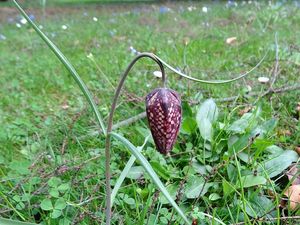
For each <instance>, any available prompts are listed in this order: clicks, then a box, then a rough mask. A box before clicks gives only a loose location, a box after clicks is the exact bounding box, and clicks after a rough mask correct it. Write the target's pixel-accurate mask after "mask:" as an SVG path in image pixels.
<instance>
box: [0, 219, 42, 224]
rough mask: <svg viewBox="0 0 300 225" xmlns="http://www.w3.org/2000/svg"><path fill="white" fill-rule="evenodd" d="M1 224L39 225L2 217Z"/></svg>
mask: <svg viewBox="0 0 300 225" xmlns="http://www.w3.org/2000/svg"><path fill="white" fill-rule="evenodd" d="M0 224H1V225H37V223H29V222H21V221H17V220H10V219H4V218H0Z"/></svg>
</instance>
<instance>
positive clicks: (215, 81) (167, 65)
mask: <svg viewBox="0 0 300 225" xmlns="http://www.w3.org/2000/svg"><path fill="white" fill-rule="evenodd" d="M267 54H268V52H267V53H266V54H265V55H264V56H263V57H262V59H261V60H260V61H259V62H258V63H257V64H256V65H255V66H254V67H253V68H252V69H250V70H249V71H247V72H246V73H243V74H241V75H239V76H237V77H235V78H233V79H229V80H211V81H209V80H200V79H197V78H194V77H191V76H189V75H186V74H184V73H182V72H180V71H178V70H176V69H175V68H174V67H172V66H170V65H169V64H168V63H166V62H165V61H163V60H162V59H161V58H159V57H158V56H156V55H155V57H156V59H157V60H159V61H160V62H161V63H162V64H163V65H165V66H166V67H167V68H168V69H170V70H171V71H173V72H174V73H176V74H178V75H179V76H182V77H184V78H187V79H189V80H192V81H196V82H200V83H203V84H226V83H231V82H234V81H236V80H239V79H242V78H243V77H245V76H247V75H248V74H249V73H251V72H252V71H253V70H255V69H256V68H257V67H259V65H260V64H261V63H262V62H263V61H264V59H265V58H266V56H267Z"/></svg>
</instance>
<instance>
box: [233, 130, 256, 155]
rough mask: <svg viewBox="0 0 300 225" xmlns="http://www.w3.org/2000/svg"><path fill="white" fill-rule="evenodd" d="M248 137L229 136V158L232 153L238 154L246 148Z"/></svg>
mask: <svg viewBox="0 0 300 225" xmlns="http://www.w3.org/2000/svg"><path fill="white" fill-rule="evenodd" d="M250 137H251V136H250V135H249V134H245V135H242V136H237V135H234V136H231V137H230V138H229V139H228V149H229V155H230V156H231V155H232V154H233V153H234V152H240V151H241V150H242V149H244V148H245V147H247V145H248V144H249V141H250Z"/></svg>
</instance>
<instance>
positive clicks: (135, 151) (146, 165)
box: [111, 132, 191, 224]
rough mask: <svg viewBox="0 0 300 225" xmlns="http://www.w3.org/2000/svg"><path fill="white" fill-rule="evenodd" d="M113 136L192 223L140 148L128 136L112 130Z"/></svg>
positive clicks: (182, 215) (187, 221) (186, 220)
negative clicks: (125, 136)
mask: <svg viewBox="0 0 300 225" xmlns="http://www.w3.org/2000/svg"><path fill="white" fill-rule="evenodd" d="M111 136H112V137H114V138H115V139H117V140H119V141H121V142H122V143H123V144H124V145H125V146H126V147H127V148H128V149H129V150H130V152H131V153H132V154H133V155H134V156H135V157H136V158H137V159H138V160H139V161H140V163H141V164H142V166H143V167H144V169H145V170H146V171H147V173H148V174H149V176H150V177H151V178H152V180H153V182H154V183H155V184H156V186H157V187H158V189H159V190H160V191H161V192H162V193H163V194H164V196H165V197H166V198H167V199H168V201H169V202H170V204H171V205H172V206H173V207H174V209H175V210H176V211H177V212H178V214H179V215H180V216H181V218H182V219H183V220H184V221H185V222H186V223H187V224H191V222H190V221H189V220H188V219H187V217H186V216H185V214H184V213H183V211H182V210H181V209H180V208H179V206H178V205H177V204H176V202H175V201H174V200H173V198H172V196H171V195H170V194H169V192H168V191H167V189H166V188H165V186H164V185H163V183H162V182H161V180H160V179H159V177H158V176H157V174H156V173H155V171H154V170H153V168H152V167H151V165H150V163H149V162H148V160H147V159H146V158H145V157H144V156H143V155H142V154H141V153H140V152H139V151H138V149H137V148H136V147H135V146H134V145H133V144H132V143H131V142H129V141H128V140H127V139H126V138H124V137H122V136H120V135H119V134H117V133H114V132H112V133H111Z"/></svg>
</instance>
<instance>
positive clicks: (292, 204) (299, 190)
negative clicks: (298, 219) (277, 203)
mask: <svg viewBox="0 0 300 225" xmlns="http://www.w3.org/2000/svg"><path fill="white" fill-rule="evenodd" d="M284 195H285V196H286V197H287V198H288V201H289V204H288V206H289V208H290V209H291V210H296V209H298V208H299V205H300V185H292V186H290V187H289V188H288V189H287V190H286V192H285V193H284ZM286 203H287V201H285V200H282V201H281V206H283V207H285V206H286Z"/></svg>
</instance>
